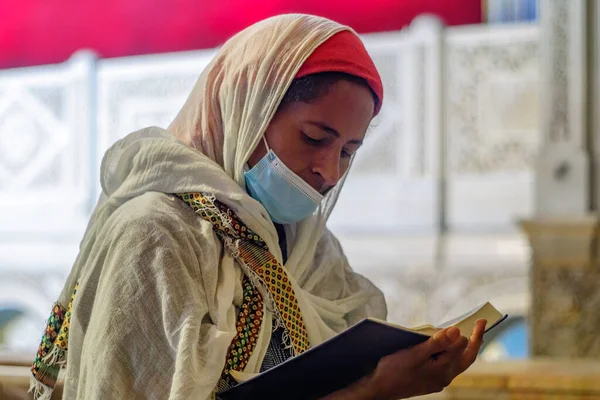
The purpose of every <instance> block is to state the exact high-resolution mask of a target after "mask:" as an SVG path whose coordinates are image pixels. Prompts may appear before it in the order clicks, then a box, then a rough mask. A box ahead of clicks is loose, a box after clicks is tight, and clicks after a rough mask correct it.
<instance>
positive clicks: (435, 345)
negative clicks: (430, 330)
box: [411, 327, 460, 363]
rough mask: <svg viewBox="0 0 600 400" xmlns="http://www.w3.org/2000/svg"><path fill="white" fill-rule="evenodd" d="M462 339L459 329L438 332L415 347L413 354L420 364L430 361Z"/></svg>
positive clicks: (453, 328)
mask: <svg viewBox="0 0 600 400" xmlns="http://www.w3.org/2000/svg"><path fill="white" fill-rule="evenodd" d="M459 338H460V331H459V330H458V328H455V327H450V328H446V329H443V330H441V331H439V332H436V333H435V334H434V335H433V336H432V337H431V338H429V339H428V340H427V341H425V342H423V343H421V344H420V345H418V346H415V347H414V348H413V349H414V350H413V351H414V354H411V356H412V357H414V359H415V360H416V361H417V362H419V363H422V362H426V361H429V360H430V358H431V357H432V356H433V355H436V354H438V353H442V352H444V351H446V350H447V349H448V348H450V346H451V345H452V344H453V343H454V342H455V341H457V340H458V339H459Z"/></svg>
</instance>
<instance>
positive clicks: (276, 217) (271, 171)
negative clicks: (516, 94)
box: [244, 138, 324, 224]
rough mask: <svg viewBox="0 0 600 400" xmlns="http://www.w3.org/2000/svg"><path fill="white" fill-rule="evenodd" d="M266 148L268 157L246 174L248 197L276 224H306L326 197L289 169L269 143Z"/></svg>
mask: <svg viewBox="0 0 600 400" xmlns="http://www.w3.org/2000/svg"><path fill="white" fill-rule="evenodd" d="M263 139H264V138H263ZM265 145H266V147H267V154H265V156H264V157H263V158H262V159H261V160H260V161H259V162H258V163H256V165H255V166H254V167H252V169H250V170H249V171H246V172H244V178H245V181H246V189H247V190H248V194H249V195H250V196H252V197H253V198H254V199H255V200H257V201H259V202H260V203H261V204H262V205H263V206H264V207H265V209H266V210H267V212H268V213H269V215H270V216H271V219H272V220H273V222H275V223H278V224H293V223H296V222H299V221H302V220H303V219H304V218H306V217H308V216H309V215H311V214H312V213H314V212H315V210H316V209H317V207H319V204H321V201H322V200H323V198H324V196H323V195H322V194H321V193H319V192H318V191H316V190H315V189H314V188H313V187H312V186H310V185H309V184H308V183H306V182H305V181H304V179H302V178H300V177H299V176H298V175H296V174H295V173H294V172H292V170H290V169H289V168H288V167H286V166H285V164H284V163H283V162H282V161H281V160H280V159H279V157H277V155H275V153H274V152H273V150H271V149H269V146H268V144H267V142H266V140H265Z"/></svg>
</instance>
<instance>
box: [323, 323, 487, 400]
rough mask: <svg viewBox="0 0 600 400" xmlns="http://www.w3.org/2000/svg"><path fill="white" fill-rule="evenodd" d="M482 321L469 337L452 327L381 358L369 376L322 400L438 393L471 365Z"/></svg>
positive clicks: (382, 398) (379, 399)
mask: <svg viewBox="0 0 600 400" xmlns="http://www.w3.org/2000/svg"><path fill="white" fill-rule="evenodd" d="M485 325H486V321H485V320H479V321H477V322H476V323H475V327H474V328H473V332H472V334H471V338H470V339H467V338H466V337H464V336H460V331H459V330H458V329H457V328H455V327H450V328H446V329H444V330H442V331H439V332H437V333H436V334H435V335H434V336H433V337H431V339H429V340H427V341H426V342H423V343H421V344H419V345H417V346H413V347H411V348H409V349H406V350H402V351H399V352H397V353H394V354H391V355H389V356H387V357H384V358H382V359H381V360H380V361H379V364H378V365H377V368H376V369H375V371H373V373H371V374H370V375H368V376H366V377H364V378H362V379H361V380H359V381H358V382H356V383H355V384H353V385H352V386H350V387H348V388H346V389H342V390H340V391H337V392H335V393H333V394H331V395H329V396H327V397H325V398H324V399H323V400H336V399H356V400H359V399H365V400H367V399H368V400H396V399H401V398H408V397H413V396H420V395H424V394H429V393H434V392H440V391H442V390H443V389H444V388H445V387H446V386H448V385H449V384H450V383H451V382H452V380H453V379H454V378H455V377H456V376H457V375H459V374H461V373H463V372H464V371H466V370H467V368H469V366H471V364H473V362H474V361H475V359H476V358H477V354H478V353H479V349H480V348H481V344H482V338H483V333H484V331H485Z"/></svg>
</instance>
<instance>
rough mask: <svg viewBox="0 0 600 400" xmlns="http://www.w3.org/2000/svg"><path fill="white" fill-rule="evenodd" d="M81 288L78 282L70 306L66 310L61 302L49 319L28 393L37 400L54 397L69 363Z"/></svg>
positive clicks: (54, 308) (34, 363)
mask: <svg viewBox="0 0 600 400" xmlns="http://www.w3.org/2000/svg"><path fill="white" fill-rule="evenodd" d="M77 288H78V283H76V284H75V287H74V289H73V292H72V294H71V299H70V301H69V304H68V306H67V307H66V308H65V307H64V306H63V305H61V304H60V303H59V302H56V303H54V306H53V307H52V311H51V313H50V317H48V321H47V323H46V329H45V331H44V334H43V335H42V339H41V341H40V346H39V348H38V352H37V354H36V357H35V360H34V362H33V364H32V366H31V374H32V375H31V377H30V378H29V390H28V392H29V393H33V398H34V399H36V400H49V399H50V398H51V396H52V392H53V391H54V387H55V386H56V381H57V380H58V376H59V373H60V370H61V369H62V368H64V367H65V366H66V364H67V352H68V343H69V328H70V325H71V314H72V308H73V300H74V299H75V293H76V292H77Z"/></svg>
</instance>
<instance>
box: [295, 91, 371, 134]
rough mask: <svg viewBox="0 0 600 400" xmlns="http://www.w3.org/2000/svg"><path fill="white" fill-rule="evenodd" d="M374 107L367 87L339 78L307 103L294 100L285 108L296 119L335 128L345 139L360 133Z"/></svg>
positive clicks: (365, 127) (368, 120)
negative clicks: (321, 93)
mask: <svg viewBox="0 0 600 400" xmlns="http://www.w3.org/2000/svg"><path fill="white" fill-rule="evenodd" d="M374 108H375V101H374V99H373V94H372V92H371V90H370V89H369V88H368V87H367V86H365V85H361V84H359V83H356V82H350V81H346V80H340V81H337V82H335V83H333V84H331V85H330V86H329V88H328V90H327V91H326V93H325V94H323V95H321V96H319V97H317V98H316V99H314V100H311V101H310V102H309V103H304V102H295V103H292V104H290V107H289V108H288V111H289V112H291V113H293V114H294V117H295V118H297V119H301V120H302V119H305V120H311V121H314V122H319V123H322V124H325V125H327V126H329V127H331V128H333V129H335V130H336V131H337V132H338V133H339V134H340V136H342V137H344V138H345V139H347V140H352V139H358V140H362V138H363V137H364V135H365V133H366V131H367V129H368V127H369V124H370V122H371V119H372V117H373V111H374Z"/></svg>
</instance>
